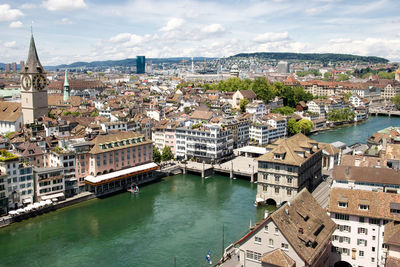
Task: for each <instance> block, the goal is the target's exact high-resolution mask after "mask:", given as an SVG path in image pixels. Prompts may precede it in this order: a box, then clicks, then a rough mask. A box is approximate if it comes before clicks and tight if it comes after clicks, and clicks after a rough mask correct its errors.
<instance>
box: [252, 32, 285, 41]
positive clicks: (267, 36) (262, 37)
mask: <svg viewBox="0 0 400 267" xmlns="http://www.w3.org/2000/svg"><path fill="white" fill-rule="evenodd" d="M286 40H289V33H288V32H266V33H263V34H259V35H257V36H256V37H255V38H254V39H253V41H254V42H257V43H268V42H279V41H286Z"/></svg>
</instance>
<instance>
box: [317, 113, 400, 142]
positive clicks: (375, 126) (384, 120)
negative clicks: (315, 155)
mask: <svg viewBox="0 0 400 267" xmlns="http://www.w3.org/2000/svg"><path fill="white" fill-rule="evenodd" d="M390 126H400V117H385V116H378V117H376V116H371V117H370V118H369V119H368V120H367V121H366V122H363V123H359V124H353V125H350V126H343V127H339V128H335V129H332V130H329V131H326V132H323V133H317V134H314V135H311V136H310V138H311V139H314V140H316V141H319V142H323V143H332V142H335V141H342V142H344V143H346V144H347V145H348V146H350V145H352V144H355V143H363V144H365V143H366V142H367V138H368V137H369V136H371V135H373V134H374V133H375V132H377V131H379V130H382V129H384V128H387V127H390Z"/></svg>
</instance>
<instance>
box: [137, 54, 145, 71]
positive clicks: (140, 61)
mask: <svg viewBox="0 0 400 267" xmlns="http://www.w3.org/2000/svg"><path fill="white" fill-rule="evenodd" d="M145 66H146V58H145V56H137V57H136V73H138V74H142V73H145Z"/></svg>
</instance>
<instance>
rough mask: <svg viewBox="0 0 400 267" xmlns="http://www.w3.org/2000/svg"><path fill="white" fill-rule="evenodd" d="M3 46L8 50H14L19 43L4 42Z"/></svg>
mask: <svg viewBox="0 0 400 267" xmlns="http://www.w3.org/2000/svg"><path fill="white" fill-rule="evenodd" d="M3 45H4V47H7V48H13V47H15V46H16V45H17V42H16V41H10V42H4V43H3Z"/></svg>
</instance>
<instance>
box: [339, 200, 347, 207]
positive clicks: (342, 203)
mask: <svg viewBox="0 0 400 267" xmlns="http://www.w3.org/2000/svg"><path fill="white" fill-rule="evenodd" d="M338 207H339V208H347V202H340V201H339V202H338Z"/></svg>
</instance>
